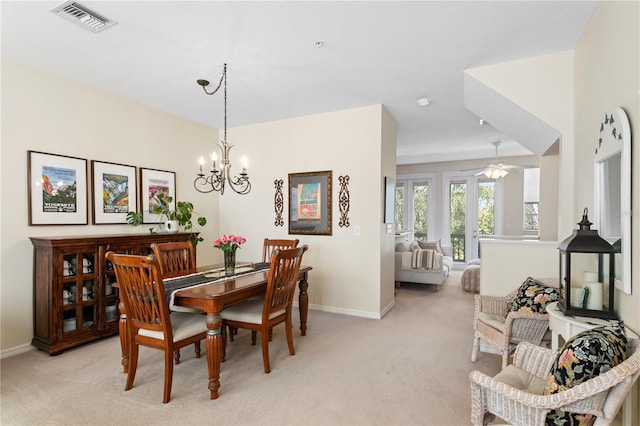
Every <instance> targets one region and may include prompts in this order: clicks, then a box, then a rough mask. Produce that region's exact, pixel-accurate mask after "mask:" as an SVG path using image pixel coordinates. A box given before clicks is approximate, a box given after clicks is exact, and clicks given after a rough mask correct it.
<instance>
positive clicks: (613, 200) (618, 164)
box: [594, 107, 631, 294]
mask: <svg viewBox="0 0 640 426" xmlns="http://www.w3.org/2000/svg"><path fill="white" fill-rule="evenodd" d="M594 164H595V173H594V176H595V211H596V216H595V223H596V225H597V229H598V233H599V235H600V236H601V237H602V238H604V239H605V240H607V241H609V242H610V243H611V244H612V245H613V246H614V248H615V249H616V255H615V260H614V271H615V274H614V276H615V285H616V288H618V289H620V290H622V291H624V292H625V293H627V294H631V129H630V127H629V119H628V118H627V114H626V113H625V112H624V110H623V109H622V108H619V107H618V108H616V109H615V110H614V111H613V112H607V113H606V114H605V115H604V119H603V121H602V122H601V123H600V136H599V139H598V144H597V146H596V150H595V159H594ZM608 267H609V265H605V270H608Z"/></svg>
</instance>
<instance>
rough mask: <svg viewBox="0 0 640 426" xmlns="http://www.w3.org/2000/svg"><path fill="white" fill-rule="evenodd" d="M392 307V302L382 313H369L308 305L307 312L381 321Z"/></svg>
mask: <svg viewBox="0 0 640 426" xmlns="http://www.w3.org/2000/svg"><path fill="white" fill-rule="evenodd" d="M293 306H295V307H297V306H298V303H297V302H294V303H293ZM394 306H395V301H392V302H391V303H390V304H389V305H387V306H386V307H385V308H384V309H383V310H382V312H369V311H358V310H356V309H344V308H334V307H331V306H324V305H313V304H309V310H312V311H321V312H330V313H332V314H342V315H351V316H354V317H362V318H371V319H382V317H383V316H385V315H386V313H387V312H389V311H390V310H391V309H392V308H393V307H394Z"/></svg>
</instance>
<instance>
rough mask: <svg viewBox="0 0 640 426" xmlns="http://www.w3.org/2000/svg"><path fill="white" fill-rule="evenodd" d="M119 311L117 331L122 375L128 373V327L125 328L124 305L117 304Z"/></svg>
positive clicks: (125, 315) (125, 313) (125, 314)
mask: <svg viewBox="0 0 640 426" xmlns="http://www.w3.org/2000/svg"><path fill="white" fill-rule="evenodd" d="M118 309H120V321H119V322H118V330H119V333H120V350H121V351H122V362H121V363H122V370H123V371H124V373H128V372H129V327H127V312H126V310H125V308H124V303H122V301H120V302H119V303H118Z"/></svg>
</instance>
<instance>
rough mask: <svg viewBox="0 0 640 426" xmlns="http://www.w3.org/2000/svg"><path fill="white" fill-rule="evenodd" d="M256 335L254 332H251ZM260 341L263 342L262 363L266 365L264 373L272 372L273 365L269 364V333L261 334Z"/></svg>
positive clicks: (263, 332)
mask: <svg viewBox="0 0 640 426" xmlns="http://www.w3.org/2000/svg"><path fill="white" fill-rule="evenodd" d="M251 332H252V333H255V331H254V330H251ZM260 340H261V341H262V363H263V364H264V372H265V373H270V372H271V365H270V364H269V332H265V331H262V333H260Z"/></svg>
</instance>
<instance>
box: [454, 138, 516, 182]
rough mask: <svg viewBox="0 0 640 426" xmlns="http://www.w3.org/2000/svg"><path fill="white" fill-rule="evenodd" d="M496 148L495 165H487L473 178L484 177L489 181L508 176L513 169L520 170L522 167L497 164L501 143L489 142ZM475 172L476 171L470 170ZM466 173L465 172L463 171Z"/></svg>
mask: <svg viewBox="0 0 640 426" xmlns="http://www.w3.org/2000/svg"><path fill="white" fill-rule="evenodd" d="M491 143H492V144H493V146H495V147H496V160H495V163H492V164H489V165H487V167H485V168H484V169H482V170H480V171H479V172H478V173H476V174H475V175H474V176H480V175H485V176H486V177H487V178H489V179H500V178H503V177H505V176H506V175H508V174H509V171H511V170H513V169H522V168H524V166H515V165H509V164H504V163H499V162H498V147H499V146H500V144H501V143H502V142H501V141H495V142H491ZM471 170H477V169H471ZM465 171H467V170H465Z"/></svg>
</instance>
